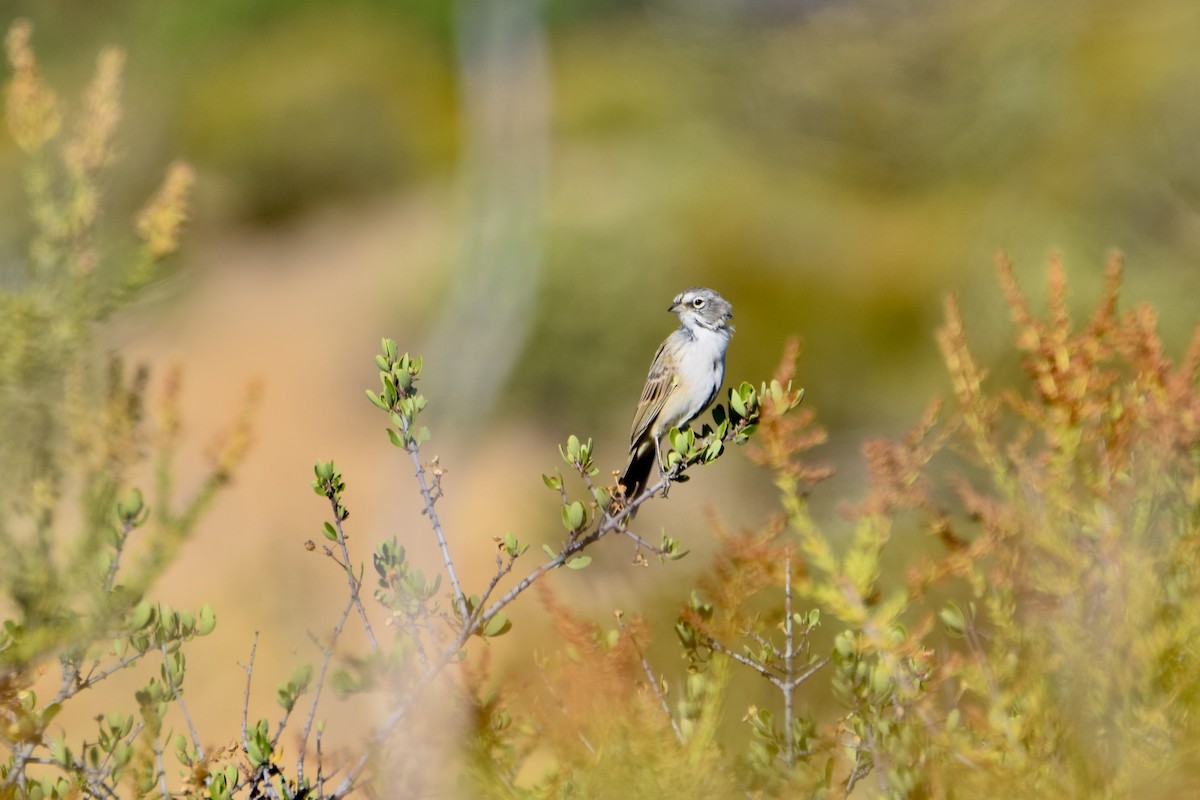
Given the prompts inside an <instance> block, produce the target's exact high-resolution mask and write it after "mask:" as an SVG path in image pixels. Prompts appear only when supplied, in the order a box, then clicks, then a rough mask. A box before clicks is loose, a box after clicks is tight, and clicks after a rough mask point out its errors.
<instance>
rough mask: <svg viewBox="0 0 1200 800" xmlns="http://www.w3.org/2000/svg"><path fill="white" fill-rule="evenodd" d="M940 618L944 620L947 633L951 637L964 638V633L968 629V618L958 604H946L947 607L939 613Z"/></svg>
mask: <svg viewBox="0 0 1200 800" xmlns="http://www.w3.org/2000/svg"><path fill="white" fill-rule="evenodd" d="M938 617H939V618H940V619H941V620H942V624H944V625H945V626H946V631H947V633H949V634H950V635H951V636H955V637H958V636H962V635H963V631H964V630H965V629H966V627H967V617H966V615H965V614H963V610H962V609H961V608H960V607H959V606H958V604H957V603H955V602H953V601H951V602H949V603H946V605H945V607H944V608H943V609H942V610H941V611H939V612H938Z"/></svg>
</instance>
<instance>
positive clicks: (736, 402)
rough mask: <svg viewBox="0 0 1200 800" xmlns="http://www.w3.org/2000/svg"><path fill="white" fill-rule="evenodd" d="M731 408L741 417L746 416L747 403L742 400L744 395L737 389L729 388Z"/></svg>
mask: <svg viewBox="0 0 1200 800" xmlns="http://www.w3.org/2000/svg"><path fill="white" fill-rule="evenodd" d="M729 408H730V410H731V411H733V412H734V413H735V414H737V415H738V416H739V417H745V416H746V404H745V402H743V401H742V396H741V394H739V393H738V392H737V390H735V389H730V390H729Z"/></svg>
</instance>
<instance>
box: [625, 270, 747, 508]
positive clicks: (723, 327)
mask: <svg viewBox="0 0 1200 800" xmlns="http://www.w3.org/2000/svg"><path fill="white" fill-rule="evenodd" d="M667 311H670V312H672V313H674V314H676V315H677V316H678V317H679V322H680V326H679V329H678V330H676V331H674V332H673V333H672V334H671V335H670V336H668V337H667V338H666V339H665V340H663V343H662V344H661V345H659V347H658V352H656V353H655V354H654V361H653V362H651V364H650V373H649V375H647V376H646V385H645V387H643V389H642V397H641V400H640V401H639V402H638V407H637V411H636V412H635V413H634V415H633V427H632V429H631V431H630V436H629V464H628V465H627V466H626V467H625V472H624V473H623V475H622V477H621V479H620V484H621V486H623V487H624V496H625V498H626V499H627V500H633V499H635V498H637V497H638V496H639V495H640V494H641V493H642V492H643V491H644V490H645V488H646V486H647V483H648V481H649V479H650V473H651V471H652V470H653V468H654V467H655V466H657V467H658V472H659V474H660V475H662V474H663V465H662V451H661V448H660V445H659V440H660V439H661V438H662V437H663V435H664V434H666V433H667V432H668V431H670V430H671V429H672V428H679V427H682V426H683V425H686V424H687V423H689V422H691V421H692V420H693V419H695V418H696V417H697V416H698V415H699V414H700V413H701V412H702V411H704V409H706V408H708V406H709V405H710V404H711V403H712V401H713V400H714V399H715V398H716V396H717V392H718V391H720V389H721V383H722V382H723V381H724V380H725V351H726V349H727V348H728V347H729V340H730V339H731V338H732V337H733V325H731V324H730V320H731V319H733V306H731V305H730V304H729V302H728V301H727V300H726V299H725V298H724V297H722V296H721V295H720V294H718V293H717V292H715V291H713V290H712V289H708V288H706V287H703V286H694V287H692V288H690V289H686V290H684V291H682V292H680V293H679V294H677V295H675V299H674V301H672V303H671V306H670V307H669V308H668V309H667Z"/></svg>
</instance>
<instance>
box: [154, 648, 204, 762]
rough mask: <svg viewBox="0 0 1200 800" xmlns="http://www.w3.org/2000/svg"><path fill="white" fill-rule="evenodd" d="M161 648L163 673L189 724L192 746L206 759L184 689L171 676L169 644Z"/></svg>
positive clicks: (184, 719) (185, 722)
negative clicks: (184, 697)
mask: <svg viewBox="0 0 1200 800" xmlns="http://www.w3.org/2000/svg"><path fill="white" fill-rule="evenodd" d="M159 650H161V651H162V656H163V675H164V676H165V677H166V679H167V688H169V689H170V690H171V694H173V695H175V702H177V703H178V704H179V710H180V712H181V713H182V714H183V722H184V724H185V725H187V729H188V734H189V735H190V736H191V737H192V746H193V747H195V748H196V755H198V756H199V757H200V759H201V760H203V759H204V745H203V744H201V742H200V734H199V732H197V730H196V726H195V725H194V724H192V715H191V714H189V713H188V709H187V703H185V702H184V701H183V689H182V688H180V687H179V686H176V685H175V679H174V678H172V677H171V665H170V664H169V663H168V660H169V658H170V656H169V655H168V654H167V646H166V645H165V644H163V645H159Z"/></svg>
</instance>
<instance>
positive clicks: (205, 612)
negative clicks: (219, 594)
mask: <svg viewBox="0 0 1200 800" xmlns="http://www.w3.org/2000/svg"><path fill="white" fill-rule="evenodd" d="M216 627H217V614H216V612H215V611H213V607H212V606H210V605H209V604H208V603H205V604H204V605H203V606H201V607H200V615H199V616H198V617H197V619H196V633H197V634H198V635H200V636H208V635H209V634H210V633H212V632H213V629H215V628H216Z"/></svg>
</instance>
